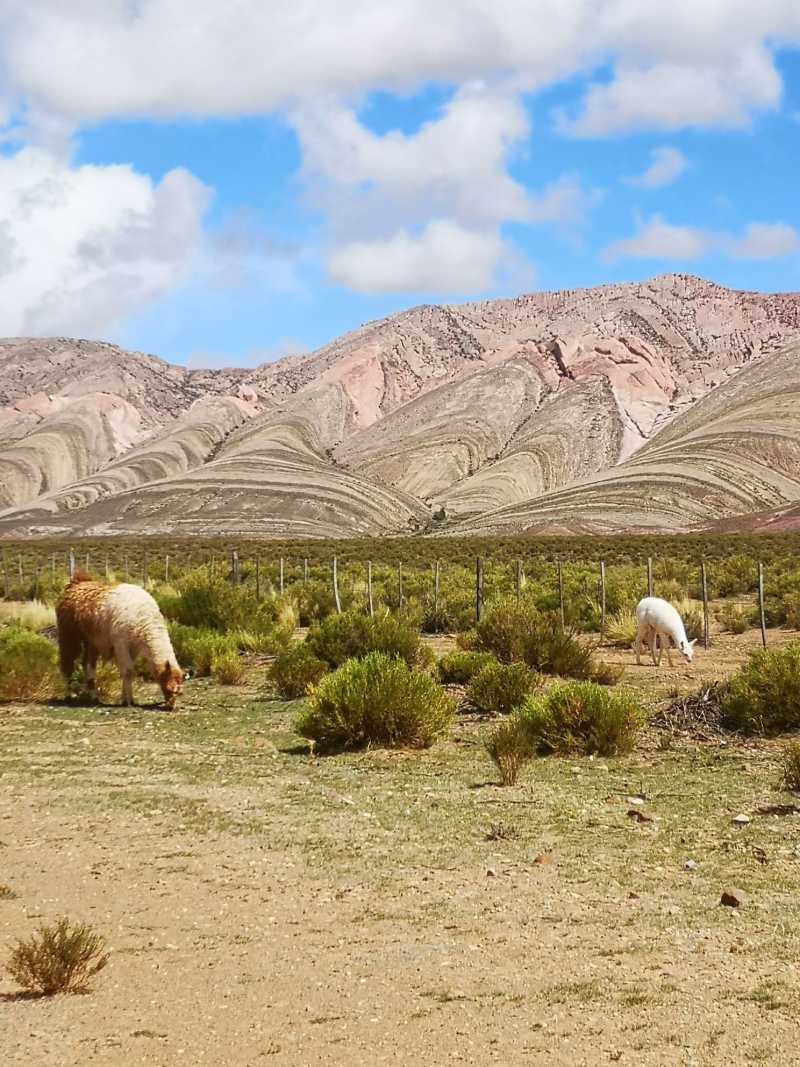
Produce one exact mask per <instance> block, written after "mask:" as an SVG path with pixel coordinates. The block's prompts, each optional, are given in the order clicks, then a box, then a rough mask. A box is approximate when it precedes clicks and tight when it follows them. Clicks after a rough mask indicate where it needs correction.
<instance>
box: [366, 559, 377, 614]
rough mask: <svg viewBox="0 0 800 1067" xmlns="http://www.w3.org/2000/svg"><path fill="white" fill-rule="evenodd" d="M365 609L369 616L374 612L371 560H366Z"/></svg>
mask: <svg viewBox="0 0 800 1067" xmlns="http://www.w3.org/2000/svg"><path fill="white" fill-rule="evenodd" d="M367 610H368V611H369V617H370V618H372V617H373V615H374V614H375V605H374V604H373V602H372V560H371V559H370V560H367Z"/></svg>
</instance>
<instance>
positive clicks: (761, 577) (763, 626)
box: [758, 563, 767, 648]
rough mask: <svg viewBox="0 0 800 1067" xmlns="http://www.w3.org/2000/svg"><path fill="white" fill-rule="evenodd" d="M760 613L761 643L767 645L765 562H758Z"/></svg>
mask: <svg viewBox="0 0 800 1067" xmlns="http://www.w3.org/2000/svg"><path fill="white" fill-rule="evenodd" d="M758 614H759V618H760V620H761V644H762V645H763V646H764V648H766V647H767V618H766V615H765V612H764V564H763V563H759V564H758Z"/></svg>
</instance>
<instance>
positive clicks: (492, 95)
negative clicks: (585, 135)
mask: <svg viewBox="0 0 800 1067" xmlns="http://www.w3.org/2000/svg"><path fill="white" fill-rule="evenodd" d="M292 121H293V123H294V125H295V127H296V129H297V132H298V136H299V139H300V145H301V148H302V151H303V172H304V178H305V181H306V184H307V188H308V190H309V195H310V196H311V198H312V200H313V202H314V204H315V205H316V206H318V207H320V208H321V209H322V210H323V211H324V212H325V213H326V215H327V217H328V218H329V219H330V229H331V235H332V241H333V243H334V246H335V248H334V251H333V253H332V254H331V256H330V258H329V269H330V270H331V272H332V276H333V277H334V278H335V279H336V280H337V281H340V282H344V283H345V284H352V285H353V287H354V288H356V289H358V290H361V291H370V292H378V291H381V290H386V291H400V290H403V289H408V290H412V291H415V292H419V291H424V290H426V289H436V290H446V291H458V292H469V291H472V292H475V291H482V290H485V289H487V288H489V287H490V286H491V285H492V284H493V281H494V280H495V278H496V275H497V274H498V273H502V272H503V271H504V270H505V265H506V264H507V262H508V258H509V254H510V253H509V248H508V246H507V243H506V242H505V241H503V239H502V237H501V235H500V227H501V224H502V223H504V222H509V221H513V222H519V223H530V224H534V223H537V224H544V223H551V224H563V225H576V224H578V223H579V222H580V221H581V220H582V218H583V217H584V215H585V214H586V212H587V211H588V210H589V209H590V207H591V206H592V205H593V204H594V203H595V201H596V199H597V195H596V193H595V192H594V191H592V190H585V189H584V188H583V186H582V184H581V182H580V179H579V178H578V176H576V175H565V176H563V177H562V178H560V179H558V180H556V181H554V182H552V183H551V184H550V185H548V186H546V187H545V188H544V189H542V190H541V191H540V192H538V193H532V192H529V191H528V190H526V189H525V188H524V187H523V186H522V185H521V184H520V183H519V182H517V181H515V180H514V178H513V177H512V176H511V174H510V172H509V166H510V164H511V162H512V161H513V158H514V156H515V154H516V153H517V152H518V151H520V150H521V148H522V146H523V145H524V144H525V142H526V141H527V138H528V137H529V135H530V124H529V119H528V116H527V113H526V111H525V109H524V108H523V107H522V105H521V103H520V102H519V101H518V100H517V99H515V98H514V97H513V96H512V95H510V94H509V93H508V92H504V91H501V90H498V89H493V88H489V87H487V86H486V85H484V84H482V83H471V84H469V85H467V86H464V87H463V88H462V89H460V90H459V91H458V92H456V93H455V94H454V96H453V97H452V99H451V100H450V101H449V102H448V103H447V104H446V105H445V106H444V108H443V109H442V112H441V114H440V115H439V116H437V117H436V118H434V119H431V120H430V121H428V122H426V123H424V124H423V125H422V126H421V127H420V128H419V129H418V130H417V131H416V132H414V133H411V134H406V133H403V132H401V131H399V130H391V131H389V132H387V133H384V134H382V135H379V134H377V133H375V132H374V131H372V130H370V129H369V128H367V127H366V126H365V125H364V124H363V123H362V122H361V121H360V119H359V117H358V115H357V113H356V112H355V110H354V109H352V108H348V107H345V106H344V105H343V104H342V103H340V102H337V101H333V100H330V99H326V100H322V101H316V102H315V103H314V104H313V105H311V106H307V107H305V108H301V109H297V110H296V111H295V112H294V113H293V115H292ZM448 240H450V241H452V247H451V248H450V249H447V248H446V247H445V245H446V243H447V241H448ZM467 252H469V254H471V255H474V256H475V260H474V262H473V263H471V264H467V263H459V262H458V259H459V257H461V256H462V255H464V254H465V253H467ZM381 255H386V256H387V257H388V260H387V262H388V261H389V260H390V261H391V264H390V266H388V267H387V269H386V270H382V269H378V270H366V269H365V265H366V264H367V263H368V262H372V261H373V260H375V259H379V258H380V256H381ZM412 263H419V264H420V265H421V270H420V271H419V272H417V273H416V274H415V273H414V272H413V271H412V270H411V264H412ZM401 279H406V281H405V282H401Z"/></svg>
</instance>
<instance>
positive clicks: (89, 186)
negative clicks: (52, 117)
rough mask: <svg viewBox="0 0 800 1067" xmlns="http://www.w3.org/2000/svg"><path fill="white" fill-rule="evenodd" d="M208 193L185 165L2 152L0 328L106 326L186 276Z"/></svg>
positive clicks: (78, 330)
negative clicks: (156, 176) (157, 167)
mask: <svg viewBox="0 0 800 1067" xmlns="http://www.w3.org/2000/svg"><path fill="white" fill-rule="evenodd" d="M209 196H210V191H209V190H208V189H207V188H206V187H205V186H204V185H202V183H201V182H199V181H198V180H197V179H196V178H194V177H193V176H192V175H191V174H189V173H188V172H187V171H185V170H173V171H170V172H169V173H168V174H166V175H165V176H164V178H163V179H162V180H161V182H159V183H158V184H155V183H154V182H152V181H151V179H150V178H148V177H147V176H145V175H142V174H137V173H136V172H135V171H134V170H133V169H132V168H131V167H129V166H102V167H101V166H81V167H73V166H71V165H70V164H69V162H65V161H64V160H62V159H61V158H59V157H57V156H54V155H53V154H51V153H50V152H47V151H46V150H44V149H41V148H25V149H22V150H20V151H19V152H17V153H16V154H14V155H11V156H1V155H0V333H2V334H4V335H13V334H23V335H24V334H39V335H41V334H48V333H72V334H83V335H87V334H88V335H95V336H98V335H101V334H103V333H104V332H105V331H107V330H108V329H109V327H111V326H113V325H115V324H116V323H118V322H119V321H120V320H121V319H122V318H124V317H125V316H126V315H128V314H130V313H131V312H133V311H135V310H137V309H139V308H140V307H141V306H143V305H144V304H146V303H147V302H148V301H150V300H152V299H153V298H155V297H157V296H159V295H161V294H162V293H164V292H165V291H167V290H168V289H170V288H171V287H172V286H174V285H175V284H176V283H177V282H178V281H179V280H180V279H181V278H182V277H183V276H184V274H185V272H186V270H187V269H188V266H189V264H190V262H191V260H192V258H193V256H194V254H195V252H196V249H197V246H198V241H199V239H200V229H201V220H202V217H203V214H204V213H205V210H206V207H207V205H208V201H209Z"/></svg>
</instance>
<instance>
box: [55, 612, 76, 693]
mask: <svg viewBox="0 0 800 1067" xmlns="http://www.w3.org/2000/svg"><path fill="white" fill-rule="evenodd" d="M81 644H82V642H81V635H80V632H79V631H78V628H77V627H76V626H75V625H74V624H73V623H72V620H71V619H69V618H66V617H62V618H59V620H58V654H59V660H60V664H61V673H62V674H63V675H64V679H65V681H66V683H67V685H68V686H69V684H70V680H71V678H72V675H73V674H74V672H75V664H76V663H77V662H78V658H79V657H80V654H81Z"/></svg>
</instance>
